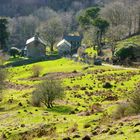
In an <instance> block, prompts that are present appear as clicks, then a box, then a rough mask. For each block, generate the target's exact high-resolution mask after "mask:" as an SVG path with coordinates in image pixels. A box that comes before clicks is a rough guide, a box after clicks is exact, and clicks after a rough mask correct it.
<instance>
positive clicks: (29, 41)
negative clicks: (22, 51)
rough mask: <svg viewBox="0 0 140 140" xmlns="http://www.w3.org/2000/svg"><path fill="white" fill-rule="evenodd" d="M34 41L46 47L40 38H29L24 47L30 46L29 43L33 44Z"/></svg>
mask: <svg viewBox="0 0 140 140" xmlns="http://www.w3.org/2000/svg"><path fill="white" fill-rule="evenodd" d="M34 41H39V42H40V43H42V44H44V45H46V43H45V42H44V41H43V40H42V39H41V38H39V37H37V38H36V37H35V36H34V37H32V38H30V39H28V40H27V41H26V45H28V44H30V43H32V42H34Z"/></svg>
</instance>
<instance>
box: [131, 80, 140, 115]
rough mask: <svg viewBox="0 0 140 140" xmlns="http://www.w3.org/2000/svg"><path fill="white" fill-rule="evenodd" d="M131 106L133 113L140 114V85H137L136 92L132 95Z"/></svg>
mask: <svg viewBox="0 0 140 140" xmlns="http://www.w3.org/2000/svg"><path fill="white" fill-rule="evenodd" d="M130 106H131V107H132V110H133V111H134V112H133V113H136V114H137V113H140V83H139V84H138V85H137V87H136V90H135V91H134V92H133V93H132V96H131V98H130Z"/></svg>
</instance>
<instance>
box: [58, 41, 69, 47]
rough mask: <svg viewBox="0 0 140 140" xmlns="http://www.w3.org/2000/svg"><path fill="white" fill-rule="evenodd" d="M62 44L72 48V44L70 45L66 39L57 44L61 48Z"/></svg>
mask: <svg viewBox="0 0 140 140" xmlns="http://www.w3.org/2000/svg"><path fill="white" fill-rule="evenodd" d="M62 44H66V45H68V46H70V47H71V44H70V43H69V42H68V41H67V40H65V39H63V40H61V41H60V42H59V43H58V44H57V47H59V46H60V45H62Z"/></svg>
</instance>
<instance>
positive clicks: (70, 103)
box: [0, 58, 140, 140]
mask: <svg viewBox="0 0 140 140" xmlns="http://www.w3.org/2000/svg"><path fill="white" fill-rule="evenodd" d="M33 65H38V66H41V67H42V70H41V74H40V76H39V77H38V78H33V77H32V66H33ZM8 71H9V72H10V75H9V78H8V80H7V89H6V90H5V92H4V94H3V100H2V102H0V120H1V121H0V135H1V139H10V140H24V139H26V140H31V139H35V140H47V139H50V140H53V139H56V140H62V139H68V138H69V139H79V140H81V139H82V138H85V137H90V139H96V140H101V139H102V140H108V139H111V140H120V139H129V140H132V139H135V140H139V137H140V134H139V133H137V131H140V125H137V124H139V116H135V119H132V117H128V118H126V119H124V120H123V119H122V120H114V119H113V118H112V119H111V118H110V117H109V116H108V115H111V114H112V113H113V112H114V110H116V107H117V106H118V104H119V103H123V102H125V100H126V99H127V98H128V96H129V95H130V94H131V92H132V91H133V90H134V89H135V86H136V84H137V83H139V82H140V70H129V69H128V70H125V69H120V68H118V69H116V68H112V67H106V66H90V67H89V66H88V65H85V64H82V63H77V62H74V61H72V60H69V59H66V58H62V59H58V60H51V61H44V62H38V63H34V64H29V65H24V66H18V67H11V68H8ZM49 75H51V76H54V77H55V78H56V79H61V80H62V81H63V86H64V89H65V98H64V99H63V100H58V101H55V105H54V107H53V108H51V109H48V108H46V107H45V106H41V107H34V106H33V105H32V91H33V90H34V88H35V85H37V84H38V83H40V82H41V81H42V80H45V79H46V78H47V76H49ZM106 82H109V83H110V84H111V85H112V88H104V87H103V85H104V84H105V83H106ZM92 107H93V108H92ZM92 109H93V110H92ZM105 114H106V115H105Z"/></svg>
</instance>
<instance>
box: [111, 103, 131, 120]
mask: <svg viewBox="0 0 140 140" xmlns="http://www.w3.org/2000/svg"><path fill="white" fill-rule="evenodd" d="M128 107H129V106H128V104H126V103H122V104H119V105H118V107H117V109H116V111H115V112H114V113H113V118H114V119H120V118H122V117H125V116H126V112H127V109H128Z"/></svg>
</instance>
